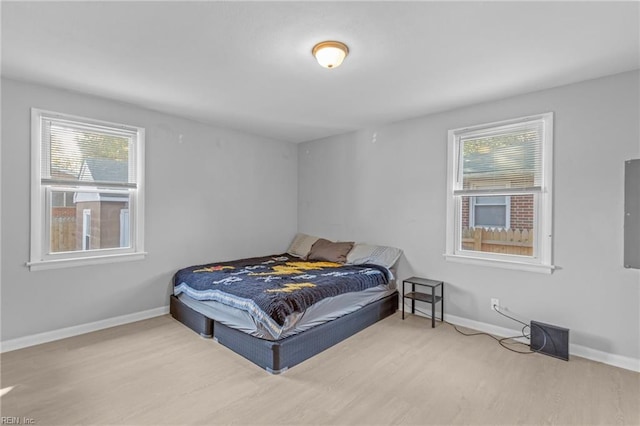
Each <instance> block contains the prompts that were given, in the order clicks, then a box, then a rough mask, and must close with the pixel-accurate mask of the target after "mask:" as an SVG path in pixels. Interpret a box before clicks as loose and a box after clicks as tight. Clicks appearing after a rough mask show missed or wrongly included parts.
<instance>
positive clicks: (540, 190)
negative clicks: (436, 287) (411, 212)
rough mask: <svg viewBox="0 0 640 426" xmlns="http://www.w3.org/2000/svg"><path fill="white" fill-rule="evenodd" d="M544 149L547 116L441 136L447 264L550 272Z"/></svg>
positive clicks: (548, 155) (547, 155)
mask: <svg viewBox="0 0 640 426" xmlns="http://www.w3.org/2000/svg"><path fill="white" fill-rule="evenodd" d="M552 146H553V115H552V113H546V114H540V115H536V116H529V117H522V118H517V119H513V120H508V121H503V122H498V123H490V124H483V125H477V126H472V127H466V128H461V129H455V130H451V131H450V132H449V169H448V170H449V173H448V179H447V183H448V192H449V199H448V202H447V251H446V256H447V259H451V260H461V261H471V262H472V263H481V264H487V263H493V264H497V265H499V266H505V267H511V268H521V269H528V270H543V271H551V270H552V269H553V267H552V265H551V248H552V245H551V229H552V226H551V220H552V217H551V211H552V209H551V202H552V197H551V189H552V185H551V179H552V167H551V166H552ZM498 201H499V202H498Z"/></svg>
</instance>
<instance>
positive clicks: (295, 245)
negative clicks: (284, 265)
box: [287, 232, 320, 259]
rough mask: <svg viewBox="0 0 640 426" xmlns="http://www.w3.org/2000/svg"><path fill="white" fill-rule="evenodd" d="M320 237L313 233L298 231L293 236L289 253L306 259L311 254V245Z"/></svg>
mask: <svg viewBox="0 0 640 426" xmlns="http://www.w3.org/2000/svg"><path fill="white" fill-rule="evenodd" d="M319 239H320V237H314V236H312V235H307V234H303V233H300V232H298V233H297V234H296V236H295V237H294V238H293V241H291V245H289V249H288V250H287V254H290V255H291V256H295V257H299V258H301V259H306V258H307V256H308V255H309V252H310V251H311V246H312V245H313V243H315V242H316V241H318V240H319Z"/></svg>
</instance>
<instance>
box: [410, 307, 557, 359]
mask: <svg viewBox="0 0 640 426" xmlns="http://www.w3.org/2000/svg"><path fill="white" fill-rule="evenodd" d="M415 310H416V311H418V312H420V313H421V314H422V315H424V316H426V317H428V318H431V315H429V314H428V313H426V312H424V311H422V310H420V309H418V308H415ZM493 310H494V311H496V312H497V313H499V314H500V315H502V316H504V317H507V318H509V319H510V320H513V321H516V322H518V323H520V324H522V325H523V327H522V330H521V333H522V335H520V336H510V337H496V336H494V335H492V334H489V333H485V332H483V331H478V332H473V333H465V332H464V331H461V330H460V329H459V328H458V327H457V326H456V325H455V324H452V323H450V322H448V321H445V320H444V318H442V322H443V323H445V324H448V325H450V326H451V327H453V328H454V329H455V330H456V331H457V332H458V333H460V334H462V335H463V336H489V337H491V338H492V339H494V340H496V341H497V342H498V344H499V345H500V346H502V347H503V348H505V349H507V350H509V351H511V352H515V353H517V354H521V355H529V354H534V353H536V352H537V351H518V350H515V349H512V348H510V347H508V346H506V345H526V343H522V342H517V341H512V340H513V339H517V338H520V337H524V338H525V339H529V338H530V337H531V334H526V333H525V330H526V329H527V328H530V326H529V324H526V323H524V322H522V321H520V320H518V319H516V318H513V317H511V316H509V315H507V314H505V313H503V312H500V311H499V310H498V309H496V306H495V305H494V306H493ZM545 338H546V336H545Z"/></svg>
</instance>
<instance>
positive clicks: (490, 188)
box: [455, 120, 544, 195]
mask: <svg viewBox="0 0 640 426" xmlns="http://www.w3.org/2000/svg"><path fill="white" fill-rule="evenodd" d="M543 136H544V123H543V122H542V120H534V121H529V122H524V123H517V124H510V125H506V126H501V127H494V128H491V129H490V130H486V131H483V130H478V131H473V132H470V133H468V134H462V135H461V136H460V137H459V166H458V176H457V182H456V187H457V190H456V191H455V194H456V195H462V194H466V195H482V194H484V195H491V194H518V193H523V192H527V193H531V192H539V191H540V188H541V186H542V138H543Z"/></svg>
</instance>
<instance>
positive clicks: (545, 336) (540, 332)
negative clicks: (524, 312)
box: [529, 321, 569, 361]
mask: <svg viewBox="0 0 640 426" xmlns="http://www.w3.org/2000/svg"><path fill="white" fill-rule="evenodd" d="M530 327H531V341H530V343H529V347H530V348H531V350H532V351H534V352H539V353H541V354H545V355H549V356H552V357H555V358H560V359H563V360H565V361H569V329H568V328H562V327H557V326H555V325H550V324H544V323H542V322H538V321H531V326H530Z"/></svg>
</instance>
